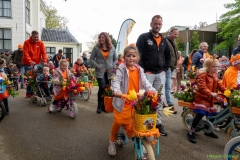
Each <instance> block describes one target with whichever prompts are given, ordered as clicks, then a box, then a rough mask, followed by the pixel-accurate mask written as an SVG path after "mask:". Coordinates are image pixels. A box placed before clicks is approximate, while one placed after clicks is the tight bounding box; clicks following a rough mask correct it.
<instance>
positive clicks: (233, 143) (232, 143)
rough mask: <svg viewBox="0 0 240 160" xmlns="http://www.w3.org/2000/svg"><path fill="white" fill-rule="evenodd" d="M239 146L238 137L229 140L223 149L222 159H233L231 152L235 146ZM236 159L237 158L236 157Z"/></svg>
mask: <svg viewBox="0 0 240 160" xmlns="http://www.w3.org/2000/svg"><path fill="white" fill-rule="evenodd" d="M238 145H239V146H240V137H235V138H233V139H231V140H230V141H229V142H228V143H227V144H226V145H225V147H224V152H223V155H224V159H225V160H231V159H233V156H235V155H233V150H234V149H235V147H236V146H238ZM236 158H237V157H236Z"/></svg>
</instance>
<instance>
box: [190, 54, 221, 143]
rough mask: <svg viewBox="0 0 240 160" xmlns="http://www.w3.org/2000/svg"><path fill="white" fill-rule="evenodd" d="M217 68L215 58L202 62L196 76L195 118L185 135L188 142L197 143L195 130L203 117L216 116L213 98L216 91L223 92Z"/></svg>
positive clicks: (210, 134)
mask: <svg viewBox="0 0 240 160" xmlns="http://www.w3.org/2000/svg"><path fill="white" fill-rule="evenodd" d="M218 68H219V61H218V60H217V59H216V58H215V57H213V58H208V59H206V60H205V61H204V64H203V68H202V69H200V71H199V73H198V74H197V78H196V84H197V91H196V93H195V95H194V103H193V104H194V112H195V113H196V116H195V117H194V119H193V122H192V126H191V129H190V130H189V132H188V134H187V137H188V140H189V141H190V142H192V143H196V142H197V140H196V138H195V130H196V127H197V125H198V123H199V122H200V120H201V119H202V118H203V116H211V115H215V114H217V110H216V108H215V107H214V106H213V102H214V101H213V98H214V97H216V96H217V93H216V91H217V89H218V90H219V91H221V92H222V93H223V92H224V91H225V87H223V85H222V84H221V83H220V81H219V80H218V75H217V73H218ZM204 134H205V135H206V136H209V137H212V138H218V136H217V135H216V134H214V133H213V132H212V133H204Z"/></svg>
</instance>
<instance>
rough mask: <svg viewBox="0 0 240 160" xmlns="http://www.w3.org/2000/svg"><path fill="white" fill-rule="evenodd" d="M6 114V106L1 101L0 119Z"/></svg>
mask: <svg viewBox="0 0 240 160" xmlns="http://www.w3.org/2000/svg"><path fill="white" fill-rule="evenodd" d="M5 115H6V108H5V106H4V104H3V103H2V102H0V121H1V120H3V119H4V117H5Z"/></svg>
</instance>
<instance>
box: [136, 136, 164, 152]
mask: <svg viewBox="0 0 240 160" xmlns="http://www.w3.org/2000/svg"><path fill="white" fill-rule="evenodd" d="M141 144H142V139H141V138H137V137H136V136H134V149H135V152H136V154H137V156H138V157H141V156H142V155H143V150H142V147H141V146H140V145H141ZM159 154H160V140H159V137H158V138H157V143H156V150H155V157H157V156H158V155H159Z"/></svg>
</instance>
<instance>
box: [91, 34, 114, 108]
mask: <svg viewBox="0 0 240 160" xmlns="http://www.w3.org/2000/svg"><path fill="white" fill-rule="evenodd" d="M90 61H91V64H92V65H93V66H94V67H95V76H96V78H97V82H98V86H99V89H98V105H97V113H101V111H105V107H104V99H103V97H102V94H103V92H104V88H105V87H106V85H109V84H110V81H109V79H110V77H111V75H109V71H111V70H112V69H113V68H114V66H115V64H116V62H117V55H116V51H115V48H114V46H113V45H112V42H111V39H110V37H109V35H108V33H106V32H101V33H100V34H99V36H98V43H97V44H96V45H95V46H94V48H93V50H92V53H91V57H90Z"/></svg>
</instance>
